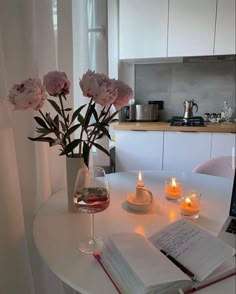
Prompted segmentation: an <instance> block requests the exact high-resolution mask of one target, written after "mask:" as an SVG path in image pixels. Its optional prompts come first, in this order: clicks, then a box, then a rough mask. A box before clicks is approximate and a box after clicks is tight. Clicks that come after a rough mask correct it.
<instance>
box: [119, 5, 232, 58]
mask: <svg viewBox="0 0 236 294" xmlns="http://www.w3.org/2000/svg"><path fill="white" fill-rule="evenodd" d="M223 54H235V0H146V1H143V0H119V59H138V58H140V59H142V58H150V59H151V58H158V57H181V56H203V55H223Z"/></svg>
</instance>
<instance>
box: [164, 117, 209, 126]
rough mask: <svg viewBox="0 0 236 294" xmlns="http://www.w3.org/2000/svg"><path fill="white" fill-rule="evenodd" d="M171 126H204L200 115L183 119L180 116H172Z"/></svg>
mask: <svg viewBox="0 0 236 294" xmlns="http://www.w3.org/2000/svg"><path fill="white" fill-rule="evenodd" d="M170 125H171V126H185V127H204V126H205V123H204V119H203V117H201V116H194V117H192V118H188V119H185V118H183V117H182V116H173V117H172V118H171V120H170Z"/></svg>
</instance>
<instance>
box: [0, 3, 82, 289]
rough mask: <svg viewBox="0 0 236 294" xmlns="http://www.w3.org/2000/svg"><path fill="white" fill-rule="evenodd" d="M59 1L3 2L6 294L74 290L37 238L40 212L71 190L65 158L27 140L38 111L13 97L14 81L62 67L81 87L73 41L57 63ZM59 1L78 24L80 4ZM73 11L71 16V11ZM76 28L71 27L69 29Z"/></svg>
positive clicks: (1, 276) (0, 126) (2, 281)
mask: <svg viewBox="0 0 236 294" xmlns="http://www.w3.org/2000/svg"><path fill="white" fill-rule="evenodd" d="M52 2H53V0H40V1H39V0H0V187H1V189H0V294H15V293H16V294H49V293H50V294H51V293H57V294H65V293H74V291H73V290H71V289H70V288H69V287H67V286H65V285H64V284H63V283H62V282H61V281H60V280H59V279H58V278H57V277H55V276H54V275H53V274H52V273H51V272H50V270H49V269H48V268H47V267H46V265H45V264H44V262H43V261H42V260H41V259H40V257H39V256H38V253H37V250H36V248H35V245H34V241H33V220H34V216H35V214H36V211H37V209H38V208H39V207H40V205H41V204H42V203H43V202H44V201H45V200H46V199H47V198H48V197H49V196H50V195H51V194H53V193H54V192H56V191H57V190H59V189H61V188H65V183H66V181H65V158H64V157H59V155H58V150H57V148H49V147H48V146H47V145H46V144H40V143H34V142H31V141H29V140H28V139H27V137H29V136H34V135H35V134H34V120H33V116H34V115H35V113H33V111H31V110H27V111H12V110H11V107H10V105H9V104H8V101H7V100H6V97H7V94H8V91H9V88H10V87H11V86H12V85H13V83H18V82H20V81H21V80H23V79H26V78H29V77H39V78H42V77H43V74H45V73H47V71H49V70H53V69H56V68H57V64H59V70H64V71H66V72H68V76H69V78H70V79H71V81H72V82H74V78H73V76H74V69H73V59H72V60H70V59H68V57H70V56H71V55H72V56H73V54H76V52H73V51H72V50H73V45H71V44H68V47H69V49H68V48H67V50H66V49H65V48H64V49H63V48H62V49H60V48H58V52H60V60H59V63H58V61H57V59H56V56H57V54H56V52H57V50H56V43H55V38H54V36H55V35H54V30H53V15H52ZM60 2H61V3H59V4H60V8H61V11H60V13H61V14H62V15H63V17H64V18H65V19H64V20H63V21H64V22H67V23H68V22H71V19H70V16H71V15H72V9H73V5H75V4H74V2H76V1H75V0H67V1H60ZM78 2H79V3H80V7H79V6H78ZM85 4H86V0H80V1H77V6H78V7H77V8H78V9H79V10H80V13H83V15H87V11H86V5H85ZM68 7H69V8H70V9H71V12H70V13H71V15H70V14H66V13H64V11H65V10H66V9H68ZM81 10H83V12H82V11H81ZM83 19H84V21H86V17H84V18H83ZM71 23H72V22H71ZM71 29H72V24H71V27H70V26H68V27H67V28H66V30H68V32H70V31H71ZM77 29H78V30H79V28H77ZM83 29H84V27H83ZM58 33H59V34H58V37H59V38H60V31H59V32H58ZM72 40H73V37H72ZM85 40H86V39H85ZM67 41H69V40H64V42H65V44H66V42H67ZM58 44H59V46H60V45H62V44H63V41H62V40H61V41H60V40H59V42H58ZM65 44H64V45H65ZM85 48H86V47H85ZM77 58H78V57H77ZM81 58H82V60H83V66H84V67H86V62H85V58H86V53H85V54H82V52H81ZM82 70H84V68H82ZM77 79H78V77H77ZM77 83H78V81H77ZM72 94H73V91H72ZM55 246H56V244H55ZM55 250H56V247H55Z"/></svg>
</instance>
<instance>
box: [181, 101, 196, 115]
mask: <svg viewBox="0 0 236 294" xmlns="http://www.w3.org/2000/svg"><path fill="white" fill-rule="evenodd" d="M194 107H196V111H195V112H198V105H197V103H195V102H194V100H193V99H192V100H185V101H184V119H189V118H192V117H193V108H194Z"/></svg>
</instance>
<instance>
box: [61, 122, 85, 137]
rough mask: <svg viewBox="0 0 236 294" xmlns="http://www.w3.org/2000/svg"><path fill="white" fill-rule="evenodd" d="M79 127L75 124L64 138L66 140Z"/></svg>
mask: <svg viewBox="0 0 236 294" xmlns="http://www.w3.org/2000/svg"><path fill="white" fill-rule="evenodd" d="M80 126H81V125H80V124H77V125H74V126H73V127H71V128H70V129H68V131H67V132H66V133H65V136H64V137H65V138H68V137H69V136H70V135H71V134H72V133H74V132H75V131H76V130H77V129H78V128H79V127H80Z"/></svg>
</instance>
